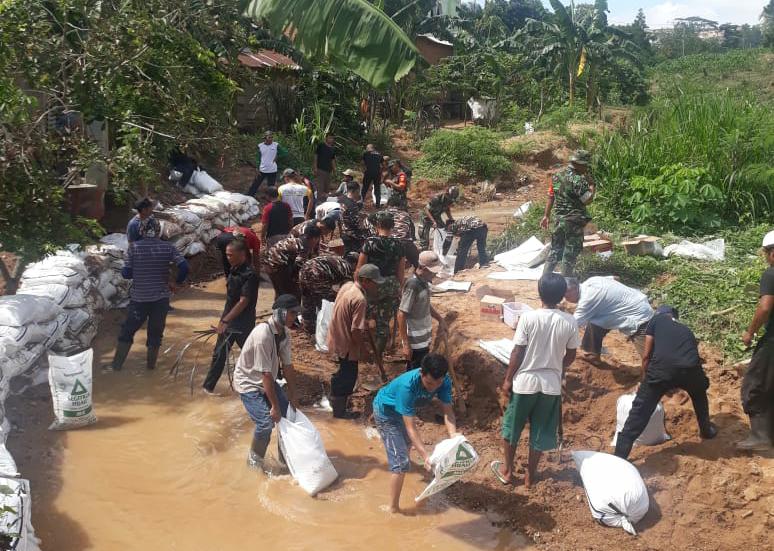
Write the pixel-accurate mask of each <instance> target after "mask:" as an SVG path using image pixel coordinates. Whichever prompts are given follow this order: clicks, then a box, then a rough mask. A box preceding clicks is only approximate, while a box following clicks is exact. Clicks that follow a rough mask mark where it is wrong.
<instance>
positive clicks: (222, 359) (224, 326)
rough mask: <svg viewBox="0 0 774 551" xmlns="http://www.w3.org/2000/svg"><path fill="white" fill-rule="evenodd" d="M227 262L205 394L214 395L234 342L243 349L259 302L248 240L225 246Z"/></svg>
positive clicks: (235, 238) (236, 238)
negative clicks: (221, 305)
mask: <svg viewBox="0 0 774 551" xmlns="http://www.w3.org/2000/svg"><path fill="white" fill-rule="evenodd" d="M225 254H226V260H227V261H228V263H229V264H230V265H231V269H230V270H229V272H228V274H227V277H228V279H227V280H226V304H225V306H224V307H223V313H222V314H221V316H220V320H218V325H217V326H216V333H217V335H218V338H217V341H216V342H215V349H214V351H213V353H212V363H211V364H210V370H209V372H208V373H207V376H206V377H205V379H204V384H203V385H202V387H203V388H204V392H206V393H207V394H213V393H214V392H215V386H216V385H217V384H218V379H220V376H221V375H222V374H223V368H224V367H225V366H226V359H227V357H228V355H229V353H230V352H231V347H232V346H233V345H234V343H236V344H238V345H239V348H242V347H244V345H245V340H247V336H248V335H249V334H250V332H251V331H252V330H253V327H255V305H256V304H257V302H258V273H257V272H256V271H255V270H254V269H253V267H252V262H251V261H250V250H249V241H248V240H247V239H245V238H244V237H242V236H241V235H240V234H237V235H236V236H234V238H233V239H232V240H231V241H229V243H228V245H226V253H225Z"/></svg>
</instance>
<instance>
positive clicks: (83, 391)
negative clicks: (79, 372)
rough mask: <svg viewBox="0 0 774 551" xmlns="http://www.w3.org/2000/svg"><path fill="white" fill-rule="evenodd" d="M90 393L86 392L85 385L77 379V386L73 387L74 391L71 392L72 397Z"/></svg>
mask: <svg viewBox="0 0 774 551" xmlns="http://www.w3.org/2000/svg"><path fill="white" fill-rule="evenodd" d="M88 393H89V391H88V390H86V387H85V386H83V383H82V382H80V381H79V380H78V379H75V384H74V385H73V390H72V392H70V395H71V396H80V395H82V394H88Z"/></svg>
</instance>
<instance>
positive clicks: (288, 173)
mask: <svg viewBox="0 0 774 551" xmlns="http://www.w3.org/2000/svg"><path fill="white" fill-rule="evenodd" d="M282 179H283V180H285V183H284V184H282V185H281V186H280V187H279V189H278V190H277V193H279V197H280V200H281V201H282V202H283V203H286V204H287V205H288V206H289V207H290V210H291V212H292V213H293V225H294V226H295V225H297V224H300V223H301V222H303V221H304V220H306V219H307V218H308V219H311V218H312V213H313V212H314V196H313V195H312V190H311V189H310V188H309V187H307V186H305V185H304V184H303V183H302V182H301V177H300V176H299V175H298V173H297V172H296V171H295V170H293V169H292V168H286V169H285V170H284V171H283V172H282ZM304 199H306V200H307V204H306V205H304Z"/></svg>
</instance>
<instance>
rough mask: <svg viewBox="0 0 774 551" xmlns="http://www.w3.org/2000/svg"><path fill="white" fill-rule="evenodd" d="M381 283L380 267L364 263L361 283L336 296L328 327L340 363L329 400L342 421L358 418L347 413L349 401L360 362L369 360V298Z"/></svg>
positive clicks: (333, 349) (382, 282)
mask: <svg viewBox="0 0 774 551" xmlns="http://www.w3.org/2000/svg"><path fill="white" fill-rule="evenodd" d="M382 284H384V278H383V277H382V276H381V274H380V273H379V268H377V267H376V266H374V265H373V264H365V265H363V266H361V267H360V272H359V276H358V280H357V281H355V282H351V283H346V284H345V285H344V286H343V287H342V288H341V289H340V290H339V292H338V294H337V295H336V302H335V303H334V305H333V315H332V316H331V322H330V325H329V326H328V350H329V351H330V352H331V353H332V354H335V355H336V357H337V358H338V360H339V369H338V371H336V373H334V374H333V376H332V377H331V398H330V401H331V407H332V408H333V416H334V417H336V418H339V419H352V418H355V417H357V414H355V413H352V412H348V411H347V401H348V399H349V396H350V395H351V394H352V391H353V390H354V389H355V383H356V381H357V373H358V362H359V361H360V360H364V359H366V358H367V357H368V349H367V348H366V343H367V342H368V340H367V338H366V334H367V333H366V331H367V326H366V323H367V321H366V317H367V316H366V310H367V307H368V302H367V300H366V297H371V296H374V295H375V294H376V290H377V288H378V286H379V285H382ZM379 365H380V364H379ZM380 369H381V368H380ZM381 375H382V380H386V375H385V374H384V371H382V374H381Z"/></svg>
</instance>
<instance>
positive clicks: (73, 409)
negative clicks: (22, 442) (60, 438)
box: [48, 348, 97, 430]
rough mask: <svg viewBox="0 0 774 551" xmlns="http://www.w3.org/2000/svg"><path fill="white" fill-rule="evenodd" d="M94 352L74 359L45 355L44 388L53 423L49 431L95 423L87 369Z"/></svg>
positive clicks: (76, 355) (84, 353)
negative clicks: (51, 405) (47, 389)
mask: <svg viewBox="0 0 774 551" xmlns="http://www.w3.org/2000/svg"><path fill="white" fill-rule="evenodd" d="M93 359H94V351H93V350H92V349H91V348H89V349H88V350H84V351H83V352H81V353H80V354H75V355H74V356H55V355H53V354H49V355H48V384H49V386H50V387H51V398H52V401H53V403H54V415H55V416H56V420H55V421H54V422H53V423H52V424H51V426H50V427H49V429H50V430H68V429H75V428H79V427H85V426H86V425H91V424H93V423H96V422H97V417H96V416H95V415H94V410H93V408H92V395H91V369H92V361H93Z"/></svg>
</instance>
